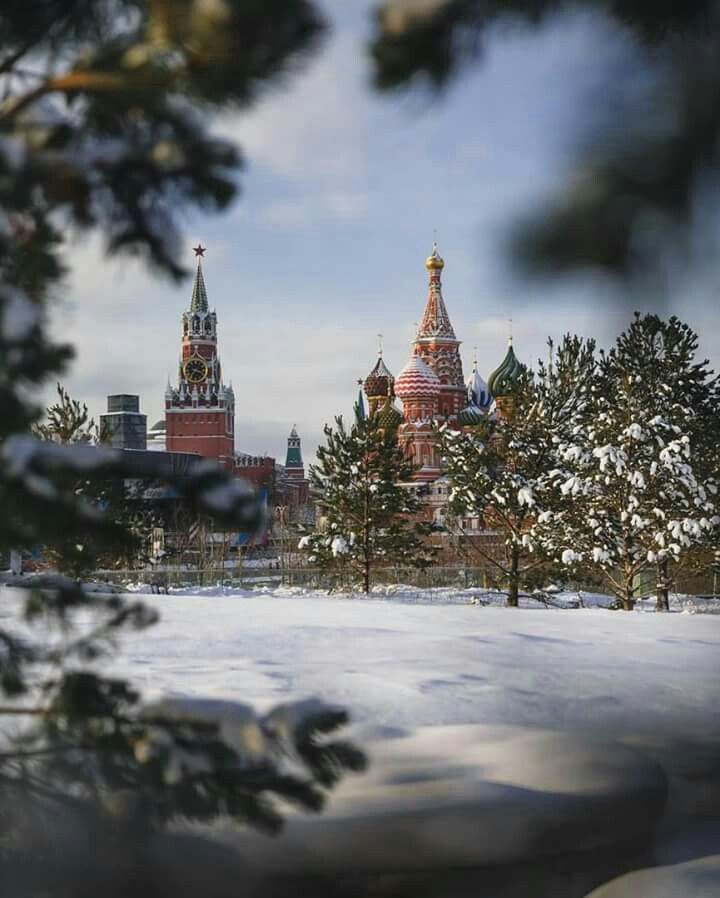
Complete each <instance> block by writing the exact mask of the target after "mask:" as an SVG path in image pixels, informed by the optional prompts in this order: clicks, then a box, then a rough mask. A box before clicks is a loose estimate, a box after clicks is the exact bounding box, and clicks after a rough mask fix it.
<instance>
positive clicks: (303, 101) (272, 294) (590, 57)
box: [47, 0, 720, 461]
mask: <svg viewBox="0 0 720 898" xmlns="http://www.w3.org/2000/svg"><path fill="white" fill-rule="evenodd" d="M322 5H323V6H324V8H325V10H326V12H327V14H328V16H329V18H330V22H331V25H332V32H331V34H330V36H329V38H328V40H327V41H326V43H325V44H324V46H323V47H322V48H321V49H320V51H319V52H318V53H317V54H316V55H315V57H314V58H313V60H312V61H311V62H310V63H309V64H308V65H306V66H305V67H304V69H303V71H302V72H301V73H300V74H297V75H294V76H293V77H292V78H290V79H288V80H287V83H286V84H284V85H283V86H282V87H276V88H273V89H271V90H269V91H268V92H267V93H266V94H265V95H264V96H263V97H262V98H261V100H260V102H259V103H258V104H257V105H256V107H255V108H254V109H253V110H251V111H250V112H246V113H244V114H243V115H237V116H226V117H225V118H223V119H222V120H221V121H218V122H216V123H214V129H215V130H216V131H217V132H218V133H221V134H223V135H225V136H226V137H229V138H231V139H233V140H234V141H236V142H237V143H238V144H239V145H240V147H241V149H242V151H243V154H244V156H245V160H246V166H245V169H244V172H243V173H242V174H241V176H240V185H241V191H240V195H239V198H238V200H237V201H236V203H235V204H234V206H233V207H232V208H231V210H230V211H228V212H226V213H223V214H222V215H217V216H212V217H207V216H200V215H195V216H193V217H192V218H191V219H189V220H187V221H186V222H185V225H186V230H185V233H184V240H185V245H186V252H187V263H188V265H192V263H193V256H192V252H191V247H192V246H193V245H194V244H196V243H197V242H198V241H200V242H201V243H202V244H203V245H204V246H206V247H207V252H206V255H205V259H204V263H203V270H204V275H205V282H206V285H207V289H208V295H209V300H210V305H211V307H214V308H215V309H216V310H217V314H218V328H219V353H220V357H221V361H222V364H223V373H224V376H225V379H226V380H231V381H232V384H233V387H234V389H235V395H236V428H237V430H236V446H237V448H238V449H239V450H243V451H247V452H251V453H257V454H260V453H267V454H269V455H274V456H275V457H277V458H278V460H280V461H282V460H284V453H285V447H286V439H287V435H288V433H289V431H290V428H291V427H292V425H293V424H297V427H298V430H299V433H300V435H301V437H302V438H303V448H304V453H305V456H306V458H307V459H308V460H311V459H312V456H313V455H314V451H315V447H316V446H317V445H318V443H319V442H320V441H321V440H322V429H323V425H324V424H325V423H327V422H332V419H333V417H334V416H335V415H336V414H345V415H347V414H348V413H349V412H350V411H351V408H352V403H353V401H354V398H355V396H356V394H357V383H356V382H357V379H358V378H360V377H364V376H365V375H366V374H367V373H368V372H369V371H370V369H371V368H372V366H373V364H374V362H375V360H376V358H377V345H378V337H377V335H378V334H379V333H382V334H383V338H384V347H385V348H384V358H385V361H386V363H387V365H388V367H389V368H390V370H391V371H392V372H393V373H394V374H396V375H397V374H398V373H399V371H400V370H401V369H402V367H403V366H404V365H405V364H406V362H407V361H408V358H409V355H410V343H411V340H412V337H413V333H414V323H415V322H417V321H419V319H420V317H421V316H422V311H423V307H424V304H425V299H426V293H427V273H426V271H425V268H424V260H425V258H426V256H427V255H428V253H429V252H430V250H431V246H432V242H433V239H434V238H435V237H437V241H438V245H439V249H440V253H441V255H442V256H443V257H444V259H445V263H446V264H445V270H444V272H443V288H444V297H445V301H446V304H447V307H448V311H449V314H450V317H451V320H452V322H453V325H454V327H455V331H456V334H457V336H458V338H459V339H460V340H462V341H463V345H462V347H461V352H462V356H463V362H464V368H465V373H466V376H469V374H470V372H471V370H472V359H473V355H474V351H475V350H474V347H477V355H478V362H479V368H480V371H481V373H482V374H483V375H484V376H485V377H487V375H488V374H489V372H490V371H492V370H493V369H494V368H495V367H496V366H497V365H498V364H499V362H500V361H501V359H502V357H503V355H504V353H505V351H506V345H507V336H508V333H509V329H510V324H509V321H510V319H512V332H513V336H514V345H515V350H516V353H517V355H518V356H519V357H520V359H521V360H522V361H524V362H527V363H533V362H534V361H535V360H536V359H537V358H538V357H539V356H543V357H545V355H546V353H547V350H546V340H547V337H548V336H553V337H554V338H558V337H559V336H560V335H562V334H563V333H565V332H567V331H572V332H575V333H579V334H582V335H584V336H594V337H596V338H597V340H598V342H599V343H600V344H601V345H609V344H610V343H611V342H612V341H613V340H614V338H615V336H616V335H617V334H618V333H619V332H620V331H621V330H622V329H623V328H624V327H625V325H626V324H627V322H628V321H629V318H630V314H631V311H632V309H633V308H635V307H639V308H642V309H643V310H648V311H662V312H663V313H668V314H669V313H675V314H677V315H679V317H681V318H683V320H686V321H687V322H688V323H689V324H690V325H691V326H693V327H694V328H695V329H696V330H697V331H698V332H699V333H700V336H701V346H700V349H701V352H702V353H703V354H704V355H706V356H708V357H710V359H711V361H713V362H714V363H717V362H720V350H719V348H718V347H719V346H720V322H719V321H718V318H719V317H720V316H718V314H717V312H716V311H715V305H716V304H717V302H718V288H719V286H720V263H718V262H717V261H715V260H717V259H720V254H719V253H718V245H717V241H716V240H715V230H714V229H710V233H711V234H712V235H713V236H712V239H709V243H708V240H705V241H704V242H702V241H701V242H700V245H699V246H696V247H695V256H696V258H695V259H694V261H693V263H692V265H690V266H686V267H677V266H673V265H671V264H670V263H668V266H667V270H666V271H664V272H663V273H662V277H661V278H660V279H659V286H658V287H657V289H656V290H649V291H648V292H647V294H646V295H643V296H640V297H633V298H632V300H627V299H626V301H622V300H621V299H620V300H619V299H618V297H617V294H616V291H614V290H613V289H611V288H610V287H609V286H608V285H607V284H606V283H603V282H602V281H600V280H598V279H597V278H594V279H591V278H588V277H585V278H583V277H575V278H573V279H571V280H567V279H566V280H564V281H541V282H536V281H529V280H527V279H525V278H524V277H522V276H521V275H520V274H519V272H518V271H516V270H515V268H514V266H513V262H512V259H511V258H510V257H509V256H508V254H507V252H506V251H505V242H506V239H507V235H508V233H509V230H510V228H511V226H512V225H513V223H515V222H516V221H517V220H518V219H519V218H520V216H521V215H523V214H524V213H527V212H528V211H529V210H531V209H533V208H534V207H535V206H536V205H537V204H538V203H539V202H540V201H541V200H542V199H543V198H545V197H547V196H548V195H549V194H550V193H551V192H552V191H553V190H556V189H557V188H558V187H559V185H561V184H562V182H563V179H564V177H565V176H566V175H567V173H568V170H569V166H570V165H571V162H572V158H573V155H572V154H573V150H574V148H575V146H576V142H577V140H578V137H579V130H578V128H579V126H578V123H579V122H581V121H583V119H584V114H585V113H586V112H587V111H588V108H589V106H590V105H591V104H600V105H602V102H603V96H604V95H603V85H604V84H606V83H607V82H606V78H607V75H608V72H609V71H612V69H613V67H614V66H617V65H618V64H620V62H621V61H622V60H623V59H624V58H625V57H626V54H627V48H626V46H625V45H624V43H623V41H622V39H621V38H620V37H619V36H618V35H617V34H616V33H615V32H613V31H611V29H610V28H609V27H604V26H602V25H599V24H598V22H597V21H596V20H588V19H587V18H573V19H572V20H570V21H568V20H563V21H555V22H551V23H549V25H548V26H546V27H544V28H543V29H541V30H540V31H537V32H532V33H526V32H524V31H522V30H520V29H517V28H516V29H513V28H510V27H505V28H503V29H498V30H496V31H495V32H494V33H493V34H492V35H491V38H490V40H489V41H488V47H487V52H486V54H485V56H484V58H483V61H482V64H481V65H478V66H476V67H474V68H473V69H471V70H468V71H467V72H466V73H465V74H464V75H463V76H462V77H461V78H460V79H459V80H458V81H457V82H456V83H454V84H453V85H451V86H450V88H449V89H448V90H446V91H445V92H444V93H442V94H441V95H440V96H436V95H433V94H430V93H428V92H427V91H424V90H422V89H421V88H417V89H414V90H412V91H411V92H409V93H403V94H393V95H390V96H388V95H379V94H377V93H376V92H374V91H373V90H372V88H371V86H370V68H369V62H368V59H367V54H366V45H367V40H368V36H369V33H370V18H369V10H370V3H369V2H368V0H341V2H339V0H334V2H331V0H326V2H325V3H324V4H322ZM66 260H67V264H68V265H69V267H70V269H71V274H70V276H69V280H68V284H67V287H68V289H67V294H66V296H65V298H64V299H63V301H62V302H61V303H60V304H59V305H58V307H57V309H56V310H55V313H54V322H53V324H54V329H55V332H56V334H57V336H58V337H59V338H61V339H67V340H69V341H70V342H72V343H73V344H74V345H75V347H76V353H77V355H76V359H75V361H74V363H73V365H72V368H71V370H70V372H69V374H68V375H67V376H66V377H65V378H64V382H65V384H66V386H67V387H68V388H69V390H70V392H71V394H72V395H73V396H74V397H75V398H77V399H80V400H82V401H84V402H86V403H87V404H88V406H89V408H90V410H91V413H92V414H93V415H94V416H95V417H96V418H97V416H98V415H99V414H101V413H102V412H103V411H104V410H105V404H106V396H107V394H109V393H137V394H139V395H140V398H141V408H142V411H144V412H145V413H146V414H147V416H148V424H149V425H150V424H152V423H154V422H155V421H156V420H157V419H158V418H160V417H162V415H163V400H164V391H165V386H166V383H167V378H168V376H173V377H174V376H175V375H176V369H177V358H178V352H179V347H180V315H181V313H182V311H183V309H185V308H186V307H187V306H188V305H189V300H190V293H191V288H192V283H191V281H190V280H189V281H187V282H185V283H183V284H180V285H177V284H173V283H169V282H168V281H167V280H163V279H162V278H158V277H157V276H154V275H153V274H151V273H150V272H148V271H146V270H145V269H144V268H143V267H142V266H141V264H140V263H139V262H137V261H133V260H128V259H126V258H123V259H111V260H108V259H107V258H105V257H104V256H103V253H102V245H101V243H100V241H99V240H98V239H90V240H88V239H87V237H82V238H75V239H71V240H70V241H69V244H68V248H67V258H66ZM51 393H52V388H51V387H49V388H48V394H47V395H48V398H51Z"/></svg>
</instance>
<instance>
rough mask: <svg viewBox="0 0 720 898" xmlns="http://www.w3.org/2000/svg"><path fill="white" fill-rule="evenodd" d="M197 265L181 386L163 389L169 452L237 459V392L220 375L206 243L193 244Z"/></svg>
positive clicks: (185, 325)
mask: <svg viewBox="0 0 720 898" xmlns="http://www.w3.org/2000/svg"><path fill="white" fill-rule="evenodd" d="M194 252H195V256H196V258H197V270H196V272H195V281H194V284H193V290H192V296H191V299H190V307H189V308H188V309H187V310H186V311H185V312H183V314H182V319H181V320H182V337H181V347H180V360H179V366H178V384H177V387H174V386H171V385H170V383H168V386H167V390H166V392H165V421H166V427H167V436H166V445H167V449H168V450H169V451H171V452H195V453H197V454H198V455H202V456H205V457H206V458H213V459H217V460H218V461H219V462H220V463H221V464H222V465H223V466H224V467H226V468H228V469H232V468H233V466H234V464H235V458H234V456H235V396H234V394H233V390H232V387H226V386H225V385H224V384H223V380H222V368H221V366H220V358H219V356H218V351H217V349H218V347H217V315H216V313H215V312H214V311H212V312H211V311H210V308H209V305H208V297H207V290H206V288H205V279H204V277H203V270H202V261H201V260H202V256H203V255H204V254H205V248H204V247H202V246H199V245H198V246H196V247H195V250H194Z"/></svg>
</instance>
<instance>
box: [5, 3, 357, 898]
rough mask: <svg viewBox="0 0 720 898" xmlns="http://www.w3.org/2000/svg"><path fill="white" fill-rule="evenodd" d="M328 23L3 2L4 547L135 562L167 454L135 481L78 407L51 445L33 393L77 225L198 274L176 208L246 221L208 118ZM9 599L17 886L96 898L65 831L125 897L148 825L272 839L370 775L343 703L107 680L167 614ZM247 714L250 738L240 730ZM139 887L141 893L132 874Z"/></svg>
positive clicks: (58, 357) (257, 12)
mask: <svg viewBox="0 0 720 898" xmlns="http://www.w3.org/2000/svg"><path fill="white" fill-rule="evenodd" d="M321 30H322V22H321V20H320V17H319V16H318V14H317V12H316V11H315V9H314V7H313V6H312V5H311V4H310V3H309V2H306V0H264V2H262V3H246V2H244V0H226V2H224V3H222V4H212V3H210V4H190V5H188V4H187V3H185V2H183V0H163V2H155V0H150V2H137V0H119V2H103V0H97V2H94V0H71V2H65V0H63V2H56V0H51V2H48V3H44V4H36V3H31V4H27V3H25V4H23V3H18V2H10V3H6V4H4V5H3V10H2V15H0V95H1V96H2V102H0V358H1V359H2V364H1V365H0V407H1V408H2V410H3V413H2V415H1V416H0V509H2V514H0V551H2V550H3V549H7V548H14V547H24V548H30V547H33V546H44V545H58V544H61V543H63V541H65V542H69V541H72V543H73V544H75V545H76V546H87V545H89V544H90V543H91V542H92V543H93V545H94V546H95V548H96V549H97V550H98V551H100V550H101V549H104V550H106V551H108V552H110V551H114V550H115V549H117V547H118V546H123V545H126V540H127V529H126V527H125V525H124V522H123V521H122V520H117V519H115V517H114V516H113V513H112V503H108V505H107V507H105V506H104V504H103V503H100V502H98V501H97V497H98V495H100V492H99V491H101V490H102V489H103V485H105V484H107V483H108V482H112V483H114V484H119V483H122V481H123V480H125V479H126V478H128V477H134V478H140V479H142V478H144V477H147V478H150V479H152V478H155V477H157V476H158V475H159V470H158V466H157V465H156V464H155V463H153V460H152V458H148V459H146V460H145V461H141V462H138V461H137V460H136V463H135V464H134V465H133V467H132V470H130V469H128V467H127V465H126V463H125V462H124V460H123V455H122V453H119V452H116V451H113V450H111V449H108V448H105V447H96V446H89V445H84V442H85V440H84V439H83V435H87V432H88V431H87V427H88V424H89V422H88V421H87V420H83V417H84V411H83V409H82V407H80V406H77V407H76V406H75V404H74V403H73V402H72V400H70V399H69V397H66V396H65V395H64V394H63V395H61V401H60V404H59V406H58V416H57V421H56V422H51V423H50V424H49V425H47V426H48V427H49V428H50V429H49V430H48V431H47V433H46V434H43V435H44V436H45V435H47V436H49V437H50V439H49V440H47V439H43V440H38V439H36V438H35V437H33V436H31V435H30V431H31V428H32V427H33V425H37V423H38V418H39V411H40V410H39V409H38V408H37V406H36V405H35V403H34V402H33V400H32V397H33V395H34V394H35V395H36V394H37V392H39V390H40V389H41V388H42V387H43V386H44V384H45V383H46V381H47V380H48V379H49V378H51V377H57V376H58V375H60V374H61V373H62V372H63V370H64V368H65V365H66V363H67V362H68V360H69V359H70V357H71V355H72V351H71V348H70V347H68V346H58V345H55V344H54V343H53V341H52V340H51V339H50V337H49V336H48V328H47V304H48V302H49V301H50V298H51V296H52V295H53V294H54V293H57V292H58V291H59V290H60V288H61V285H62V276H63V266H62V264H61V262H60V252H61V248H62V247H61V244H62V242H63V238H64V236H65V233H66V232H72V231H83V230H85V231H87V230H89V229H92V228H95V229H96V230H97V231H98V232H99V233H100V234H101V236H103V237H104V238H105V243H106V247H107V250H108V252H109V253H110V254H117V253H121V252H125V253H131V254H134V255H140V256H142V257H143V258H145V259H146V260H148V261H149V262H150V263H151V264H153V265H154V266H155V267H156V268H157V269H159V270H160V271H162V272H164V273H166V274H169V275H171V276H174V277H180V276H181V275H182V274H183V273H184V272H183V269H182V267H181V265H180V263H179V261H178V250H179V246H180V243H181V241H180V238H179V235H178V232H177V229H176V224H175V215H176V214H177V213H178V212H179V211H182V210H187V209H188V208H190V207H200V208H205V209H219V208H223V207H225V206H227V204H228V203H229V202H230V200H231V198H232V196H233V194H234V192H235V174H236V171H237V168H238V166H239V162H240V159H239V154H238V152H237V150H236V149H235V147H234V146H232V145H230V144H229V143H227V142H225V141H223V140H221V139H219V138H217V137H215V136H213V135H212V134H211V133H210V130H209V123H208V122H207V121H206V120H205V118H204V117H203V116H209V115H211V114H212V113H213V112H215V113H217V112H220V111H224V110H226V109H228V108H236V109H237V108H242V107H245V106H247V105H248V104H249V103H250V102H251V101H252V100H253V98H254V97H255V96H256V95H257V94H258V92H259V91H260V89H261V88H262V87H263V86H264V85H265V84H266V83H268V82H270V81H272V80H275V79H277V78H278V77H279V76H281V75H282V74H283V73H284V72H285V70H286V69H287V67H288V65H289V64H290V63H293V62H295V61H296V60H297V59H298V58H300V57H301V56H302V55H303V54H304V53H305V52H307V51H308V50H309V49H311V48H312V46H313V45H314V44H315V42H316V38H317V37H318V35H319V34H320V33H321ZM201 114H202V115H201ZM56 424H57V427H56V426H55V425H56ZM40 432H41V433H42V430H41V431H40ZM78 437H80V439H79V440H78ZM67 441H69V442H67ZM148 455H150V454H148ZM143 465H145V467H143ZM78 481H82V482H83V484H84V488H83V489H82V490H80V491H78V489H77V484H78ZM173 486H174V487H175V490H176V491H177V493H178V495H179V496H180V497H181V498H183V499H184V500H185V501H186V502H187V503H188V505H189V506H190V507H191V508H192V509H193V513H194V514H208V515H211V516H212V517H213V519H214V520H217V521H220V522H222V523H223V524H224V525H226V526H228V527H229V528H232V529H238V530H243V531H252V530H253V529H255V528H256V527H257V526H258V524H259V522H260V520H261V517H262V513H261V508H260V507H259V504H258V502H257V499H256V497H255V496H254V494H253V493H252V492H251V491H250V490H249V488H248V487H246V486H245V485H244V484H241V483H239V482H237V481H234V480H232V479H231V478H229V477H228V475H226V474H225V473H224V472H223V471H221V470H220V469H219V468H218V467H217V466H215V465H213V464H207V465H198V466H197V467H196V468H194V469H193V470H192V471H191V472H190V474H189V475H188V476H186V477H183V478H182V479H178V480H175V481H173ZM108 509H110V511H108ZM70 572H71V573H73V571H72V570H71V571H70ZM4 601H6V602H7V606H8V609H7V610H8V612H9V613H7V614H5V615H4V616H3V620H2V626H1V627H0V695H2V696H3V697H4V699H5V703H4V704H2V705H0V720H1V721H3V723H4V724H7V723H8V721H12V722H13V723H14V724H18V727H17V728H16V731H18V732H19V733H20V738H19V739H11V738H10V734H9V732H8V731H7V730H8V728H7V727H6V726H4V727H3V729H4V730H5V736H6V740H5V744H4V746H3V752H2V754H1V755H0V804H1V805H2V807H3V815H2V816H1V817H0V860H1V861H2V863H3V873H4V874H5V873H7V871H8V862H9V861H10V860H13V859H14V860H16V861H17V862H18V864H19V866H16V867H15V870H14V872H15V874H16V879H15V882H14V885H15V889H16V894H50V893H52V894H58V895H79V894H86V893H88V892H87V891H86V888H85V885H83V886H82V888H81V887H80V882H81V880H82V875H83V871H84V869H85V865H84V864H83V865H82V866H79V867H78V869H77V870H72V869H70V868H69V867H68V864H67V860H66V858H65V856H64V854H63V850H62V844H63V843H62V839H61V838H59V836H60V835H61V834H62V833H63V832H64V831H65V830H72V831H73V832H74V833H82V834H83V836H82V838H80V837H79V838H80V841H84V844H85V845H87V844H91V843H92V844H93V846H94V850H95V851H97V852H98V853H99V854H100V855H101V856H103V857H104V858H105V859H107V861H108V863H107V864H105V865H100V867H99V875H100V876H101V877H103V878H102V879H101V880H100V881H98V882H97V883H96V885H97V888H96V889H95V890H94V892H93V893H95V894H96V893H98V892H100V893H103V894H110V889H111V886H112V885H114V884H113V883H111V882H110V880H111V879H112V878H113V876H114V873H115V870H116V868H115V866H114V865H113V863H111V861H113V862H114V861H115V859H116V858H117V857H125V858H127V859H128V863H130V864H131V865H132V858H135V859H136V861H137V859H138V857H139V856H140V855H142V853H143V851H144V846H145V839H144V834H146V833H147V830H148V829H152V828H156V827H160V826H162V825H163V824H164V823H165V822H166V821H168V820H171V819H173V818H175V817H178V816H184V817H187V818H191V819H193V818H194V819H201V820H204V819H209V818H211V817H213V816H217V815H218V814H220V813H223V814H229V815H230V816H232V817H233V818H235V819H238V820H242V821H247V822H250V823H252V824H254V825H258V826H262V827H264V828H266V829H270V830H274V829H276V828H277V826H278V825H279V823H280V808H281V806H282V804H281V803H282V802H287V801H290V802H294V803H295V804H298V805H300V806H301V807H304V808H307V809H309V810H318V809H319V808H320V807H321V805H322V802H323V797H324V795H325V793H326V790H327V789H328V788H329V787H331V786H332V784H333V783H334V782H335V781H336V779H337V777H338V776H339V775H340V774H341V773H342V771H343V770H344V769H347V768H351V769H359V768H361V767H362V766H363V764H364V759H363V757H362V755H361V754H360V753H359V752H358V751H357V750H356V749H354V748H353V747H352V746H350V745H347V744H346V743H344V742H342V741H333V740H332V739H328V738H327V737H328V735H329V734H331V733H332V732H333V731H334V730H335V729H336V728H337V727H338V726H340V725H342V724H343V723H344V722H345V720H346V714H345V713H344V712H343V711H338V710H334V709H329V708H323V707H319V706H316V707H309V706H305V707H303V708H292V707H287V708H284V709H282V708H281V709H278V710H277V711H276V712H275V713H274V714H270V715H266V716H260V715H254V714H253V713H252V712H251V711H250V709H243V708H242V707H241V706H238V705H232V707H227V706H223V707H208V706H207V705H203V703H201V702H195V703H189V704H186V705H185V706H183V707H177V706H175V707H168V706H167V705H166V706H163V707H156V708H154V709H143V707H142V703H141V701H140V696H139V694H138V693H137V692H136V690H134V689H133V688H132V686H131V685H130V684H129V683H127V682H125V681H124V680H120V679H115V678H112V677H108V676H105V675H104V674H103V671H102V665H101V662H102V659H103V658H104V656H105V655H106V654H107V652H108V651H109V650H110V649H111V648H112V646H113V644H114V641H115V638H116V636H117V635H118V633H119V632H120V631H122V630H123V629H127V628H133V627H134V628H141V627H147V626H149V625H151V624H152V623H154V621H155V618H156V615H155V614H154V613H153V612H152V611H151V610H150V609H148V608H147V607H145V606H143V605H142V604H141V603H138V602H135V601H133V600H132V599H128V598H127V597H126V596H122V595H101V594H98V593H95V592H91V591H88V590H87V589H85V588H84V587H83V585H82V584H81V583H79V582H77V581H76V580H73V579H67V578H65V577H62V576H53V577H45V578H37V579H35V580H34V581H33V583H32V584H31V588H29V589H28V590H23V591H22V592H18V593H16V594H14V595H13V596H10V595H8V596H7V597H5V596H4ZM14 610H16V611H17V615H16V617H15V618H14V617H13V613H12V612H13V611H14ZM35 625H39V626H37V627H35ZM90 662H92V665H91V664H90ZM239 716H242V717H243V719H244V720H245V724H244V726H243V727H242V728H241V729H242V731H243V732H244V733H245V734H246V735H247V739H238V740H236V742H235V743H231V742H230V741H229V740H228V738H227V727H226V726H225V725H224V724H225V722H226V720H227V718H228V717H231V718H233V721H234V722H235V723H237V721H238V719H239ZM54 821H59V823H58V826H57V827H56V828H54V827H53V822H54ZM138 835H139V836H140V837H139V838H138ZM23 836H24V838H23ZM101 837H102V838H101ZM36 838H37V839H38V840H39V841H36ZM103 839H104V841H103ZM38 858H41V859H42V860H43V864H41V865H38V863H37V859H38ZM78 860H79V857H78ZM39 867H40V868H41V870H39V869H38V868H39ZM141 871H142V865H141V864H139V863H136V865H135V869H134V871H133V872H134V873H136V874H137V875H139V874H140V872H141ZM39 874H42V875H41V879H43V881H42V882H41V884H40V885H38V882H37V877H38V875H39ZM73 877H74V878H75V882H74V884H73V882H71V881H70V880H72V879H73ZM4 881H5V880H4ZM29 884H30V885H32V888H31V887H30V885H29ZM130 891H132V892H133V893H140V892H142V885H141V884H139V883H138V882H137V881H135V880H134V881H133V887H132V888H130V889H128V890H127V892H130ZM127 892H126V893H127Z"/></svg>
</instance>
